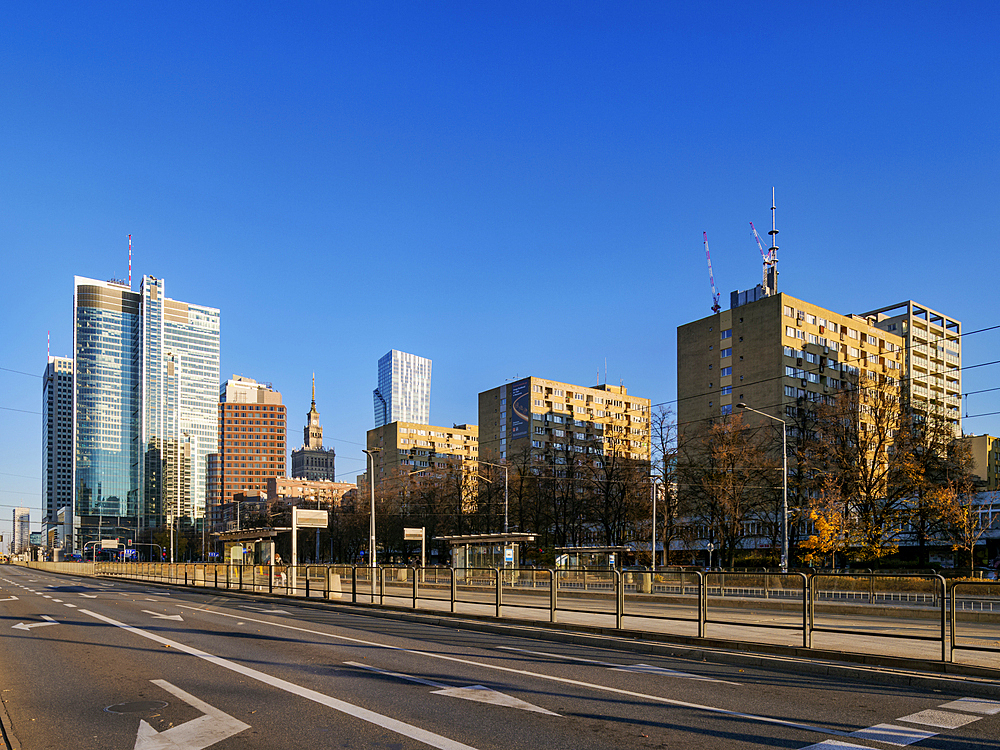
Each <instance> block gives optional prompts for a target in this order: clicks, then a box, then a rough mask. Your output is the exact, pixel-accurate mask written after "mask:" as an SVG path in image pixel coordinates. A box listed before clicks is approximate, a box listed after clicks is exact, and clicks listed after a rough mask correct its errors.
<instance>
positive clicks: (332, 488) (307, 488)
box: [267, 477, 356, 510]
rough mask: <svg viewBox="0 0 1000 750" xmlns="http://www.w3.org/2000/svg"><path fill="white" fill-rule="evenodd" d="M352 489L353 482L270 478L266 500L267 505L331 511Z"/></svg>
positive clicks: (354, 487) (339, 504)
mask: <svg viewBox="0 0 1000 750" xmlns="http://www.w3.org/2000/svg"><path fill="white" fill-rule="evenodd" d="M353 489H356V485H355V484H354V483H353V482H332V481H329V480H326V479H290V478H288V477H271V478H270V479H268V480H267V500H268V504H269V505H270V504H273V503H276V502H277V503H284V504H286V505H302V506H303V507H305V508H312V507H318V508H321V509H326V510H333V509H337V508H340V507H341V504H342V502H343V499H344V495H345V494H347V493H348V492H350V491H351V490H353Z"/></svg>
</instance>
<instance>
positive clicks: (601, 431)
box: [479, 377, 651, 464]
mask: <svg viewBox="0 0 1000 750" xmlns="http://www.w3.org/2000/svg"><path fill="white" fill-rule="evenodd" d="M650 406H651V402H650V400H649V399H648V398H639V397H637V396H630V395H629V393H628V390H627V389H626V388H625V387H624V386H620V385H619V386H616V385H608V384H607V383H604V384H601V385H595V386H590V387H587V386H581V385H573V384H571V383H562V382H559V381H556V380H546V379H544V378H536V377H528V378H524V379H522V380H518V381H517V382H515V383H507V384H504V385H501V386H498V387H496V388H493V389H491V390H488V391H483V392H482V393H480V394H479V432H480V443H479V453H480V457H481V459H482V460H483V461H489V462H492V463H498V464H502V463H506V462H508V461H511V460H513V459H514V457H515V456H517V457H521V456H524V455H529V456H530V457H531V459H532V460H544V461H546V462H549V461H551V462H553V463H561V462H565V461H566V460H567V459H568V457H570V456H572V454H576V453H580V454H582V453H588V452H591V453H597V454H599V455H609V454H612V453H613V454H615V455H618V456H621V457H624V458H629V459H634V460H636V461H646V462H648V461H649V460H650V445H651V440H650V438H651V435H650Z"/></svg>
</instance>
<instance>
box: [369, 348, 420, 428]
mask: <svg viewBox="0 0 1000 750" xmlns="http://www.w3.org/2000/svg"><path fill="white" fill-rule="evenodd" d="M373 399H374V402H375V426H376V427H382V426H383V425H387V424H391V423H392V422H408V423H411V424H430V421H431V361H430V360H429V359H425V358H424V357H418V356H416V355H415V354H407V353H406V352H399V351H396V350H395V349H393V350H391V351H390V352H389V353H388V354H386V355H385V356H384V357H382V358H381V359H380V360H379V361H378V388H376V389H375V390H374V392H373Z"/></svg>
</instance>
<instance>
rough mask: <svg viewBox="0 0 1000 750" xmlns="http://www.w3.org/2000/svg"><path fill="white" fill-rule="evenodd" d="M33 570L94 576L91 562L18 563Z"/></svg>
mask: <svg viewBox="0 0 1000 750" xmlns="http://www.w3.org/2000/svg"><path fill="white" fill-rule="evenodd" d="M18 564H19V565H24V566H25V567H26V568H32V569H33V570H47V571H49V572H50V573H75V574H76V575H81V576H92V575H94V563H92V562H89V563H88V562H30V563H18Z"/></svg>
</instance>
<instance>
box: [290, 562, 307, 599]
mask: <svg viewBox="0 0 1000 750" xmlns="http://www.w3.org/2000/svg"><path fill="white" fill-rule="evenodd" d="M292 596H295V592H294V591H293V592H292ZM308 598H309V566H308V565H306V599H308Z"/></svg>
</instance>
